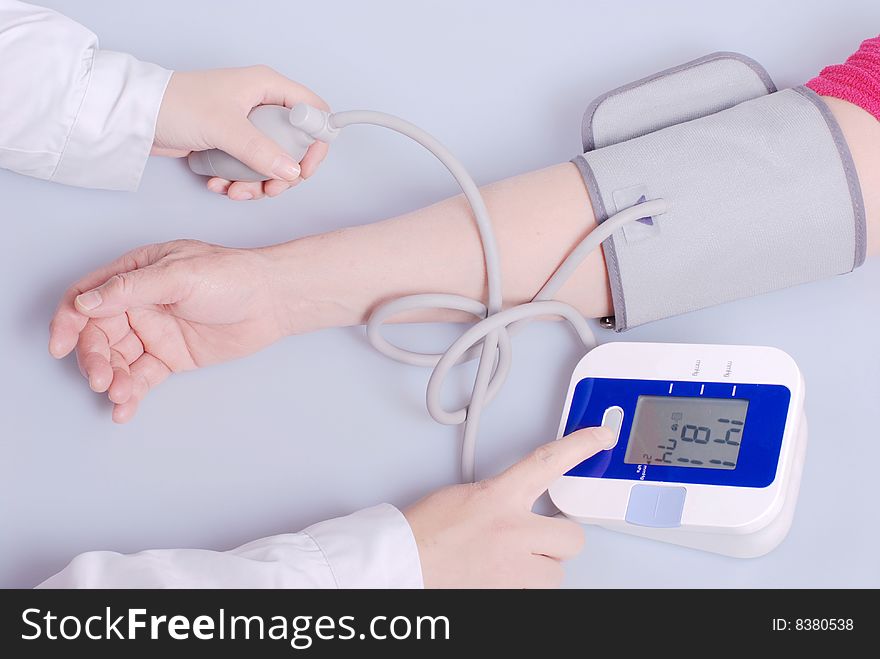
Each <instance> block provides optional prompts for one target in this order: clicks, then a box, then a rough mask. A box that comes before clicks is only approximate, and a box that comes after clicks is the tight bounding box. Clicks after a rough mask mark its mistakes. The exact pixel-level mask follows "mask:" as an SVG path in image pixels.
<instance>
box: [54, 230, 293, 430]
mask: <svg viewBox="0 0 880 659" xmlns="http://www.w3.org/2000/svg"><path fill="white" fill-rule="evenodd" d="M273 291H274V282H273V281H272V273H271V270H270V268H269V267H268V263H267V257H266V256H264V255H263V253H262V252H261V251H260V250H244V249H228V248H225V247H218V246H215V245H207V244H205V243H200V242H197V241H192V240H180V241H175V242H170V243H163V244H160V245H149V246H147V247H141V248H138V249H136V250H134V251H132V252H129V253H128V254H126V255H125V256H123V257H121V258H119V259H117V260H116V261H114V262H113V263H111V264H110V265H108V266H106V267H104V268H101V269H100V270H97V271H95V272H93V273H92V274H90V275H88V276H86V277H85V278H83V279H82V280H80V281H79V282H77V283H76V284H74V285H73V286H72V287H71V288H70V289H68V290H67V292H66V293H65V295H64V297H63V299H62V300H61V303H60V305H59V307H58V310H57V311H56V312H55V316H54V317H53V319H52V323H51V326H50V337H49V352H50V353H51V354H52V355H53V356H55V357H58V358H61V357H64V356H66V355H67V354H69V353H70V351H71V350H73V349H74V348H76V355H77V360H78V362H79V366H80V371H81V372H82V373H83V375H84V376H85V377H86V379H87V380H88V381H89V385H90V386H91V388H92V389H93V390H94V391H96V392H105V391H106V392H108V396H109V398H110V400H111V401H112V402H113V403H114V406H113V420H114V421H116V422H119V423H124V422H126V421H128V420H130V419H131V418H132V416H133V415H134V413H135V412H136V410H137V407H138V403H139V402H140V400H141V399H142V398H143V397H144V396H145V395H146V394H147V392H148V391H149V390H150V389H151V388H152V387H155V386H156V385H157V384H159V383H160V382H161V381H162V380H164V379H165V378H166V377H168V375H170V374H171V373H177V372H180V371H187V370H191V369H195V368H199V367H201V366H206V365H208V364H213V363H217V362H222V361H227V360H230V359H235V358H236V357H242V356H244V355H247V354H250V353H253V352H256V351H257V350H259V349H260V348H263V347H265V346H267V345H269V344H270V343H273V342H274V341H276V340H277V339H279V338H281V336H282V335H283V329H282V328H283V323H282V322H280V319H279V318H278V316H277V315H276V314H277V313H279V305H278V304H277V301H276V300H275V299H274V298H275V295H274V293H273Z"/></svg>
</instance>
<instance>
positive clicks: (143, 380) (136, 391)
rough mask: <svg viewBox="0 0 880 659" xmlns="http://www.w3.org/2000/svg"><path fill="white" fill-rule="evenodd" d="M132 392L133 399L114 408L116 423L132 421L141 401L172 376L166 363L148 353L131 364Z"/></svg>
mask: <svg viewBox="0 0 880 659" xmlns="http://www.w3.org/2000/svg"><path fill="white" fill-rule="evenodd" d="M130 370H131V378H132V392H131V397H130V398H129V399H128V400H127V401H126V402H124V403H122V404H120V405H116V406H115V407H114V408H113V420H114V421H115V422H116V423H127V422H128V421H131V419H132V417H133V416H134V414H135V412H137V408H138V405H139V403H140V401H141V400H142V399H143V398H144V396H146V395H147V393H148V392H149V391H150V389H152V388H153V387H155V386H156V385H158V384H159V383H161V382H162V381H163V380H164V379H165V378H167V377H168V376H169V375H171V369H169V368H168V367H167V366H166V365H165V363H164V362H163V361H162V360H160V359H158V358H157V357H155V356H153V355H151V354H150V353H148V352H146V353H144V354H143V355H141V356H140V357H139V358H138V359H136V360H135V361H134V363H132V364H131V369H130Z"/></svg>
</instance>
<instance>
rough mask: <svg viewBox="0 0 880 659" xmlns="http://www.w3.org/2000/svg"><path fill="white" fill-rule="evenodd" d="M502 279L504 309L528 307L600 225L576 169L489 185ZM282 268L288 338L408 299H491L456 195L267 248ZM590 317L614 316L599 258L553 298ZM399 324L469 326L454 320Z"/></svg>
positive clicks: (469, 222)
mask: <svg viewBox="0 0 880 659" xmlns="http://www.w3.org/2000/svg"><path fill="white" fill-rule="evenodd" d="M482 191H483V195H484V198H485V200H486V204H487V205H488V207H489V212H490V215H491V217H492V223H493V226H494V227H495V233H496V236H497V240H498V244H499V249H500V253H501V264H502V271H503V281H504V288H503V298H504V302H505V305H508V306H509V305H514V304H518V303H521V302H526V301H528V300H530V299H531V298H532V297H533V296H534V295H535V293H537V292H538V289H539V288H540V287H541V286H542V285H543V284H544V282H545V281H546V280H547V279H548V278H549V276H550V275H551V274H552V273H553V271H554V270H555V269H556V267H557V266H558V265H559V264H560V263H561V262H562V260H563V259H564V258H565V256H566V255H567V254H568V253H569V252H570V251H571V249H572V248H573V247H574V246H575V245H576V244H577V243H578V242H579V241H580V240H581V239H582V238H583V237H584V236H585V235H587V233H589V232H590V231H592V230H593V228H595V226H596V222H595V219H594V218H593V212H592V209H591V207H590V202H589V198H588V196H587V193H586V190H585V188H584V185H583V182H582V181H581V177H580V174H578V171H577V169H576V168H575V167H574V165H572V164H568V163H566V164H562V165H557V166H554V167H550V168H548V169H543V170H540V171H536V172H530V173H528V174H524V175H521V176H517V177H514V178H511V179H506V180H503V181H500V182H497V183H493V184H491V185H488V186H485V187H484V188H483V189H482ZM268 253H269V254H271V255H272V257H273V259H275V260H277V263H278V265H279V267H278V268H277V271H278V273H279V277H280V282H281V287H280V290H283V291H285V292H286V293H285V295H284V298H285V300H286V301H285V302H282V303H284V304H287V305H289V307H290V309H289V313H288V314H287V317H289V318H290V321H291V324H290V328H289V329H290V332H291V333H299V332H304V331H310V330H313V329H320V328H322V327H332V326H339V325H355V324H359V323H363V322H365V321H366V319H367V317H368V316H369V314H370V312H371V311H372V310H373V309H374V308H375V307H376V306H377V305H378V304H380V303H382V302H385V301H387V300H390V299H393V298H396V297H399V296H401V295H407V294H412V293H453V294H458V295H466V296H469V297H473V298H477V299H482V300H485V268H484V263H483V254H482V249H481V246H480V238H479V235H478V233H477V230H476V227H475V224H474V220H473V217H472V215H471V211H470V208H469V207H468V205H467V202H466V201H465V200H464V198H463V197H460V196H459V197H454V198H452V199H447V200H445V201H442V202H440V203H437V204H434V205H433V206H429V207H427V208H423V209H421V210H417V211H414V212H412V213H408V214H406V215H402V216H400V217H397V218H394V219H391V220H386V221H384V222H377V223H375V224H368V225H365V226H360V227H355V228H351V229H345V230H342V231H335V232H332V233H328V234H322V235H318V236H311V237H308V238H304V239H302V240H297V241H293V242H291V243H286V244H284V245H278V246H275V247H271V248H268ZM557 297H558V298H559V299H561V300H564V301H566V302H569V303H571V304H574V305H575V306H577V308H578V309H580V310H581V311H582V312H583V313H584V314H585V315H587V316H600V315H604V314H608V313H609V312H610V309H611V301H610V291H609V288H608V276H607V273H606V270H605V262H604V259H603V257H602V254H601V251H599V250H597V251H596V252H594V253H593V254H591V255H590V256H589V257H588V258H587V259H586V261H585V262H584V263H583V265H582V266H581V267H580V268H579V270H578V272H577V274H576V275H575V276H573V277H572V278H571V280H570V281H569V282H568V283H567V284H566V285H565V287H564V288H563V289H562V290H561V291H560V293H559V294H558V296H557ZM400 319H401V320H411V321H427V320H446V319H452V320H457V319H467V316H465V315H463V314H461V313H458V312H435V313H431V314H426V313H421V314H419V315H418V316H412V315H411V316H409V317H403V316H402V317H401V318H400Z"/></svg>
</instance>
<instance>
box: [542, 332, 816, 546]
mask: <svg viewBox="0 0 880 659" xmlns="http://www.w3.org/2000/svg"><path fill="white" fill-rule="evenodd" d="M599 425H604V426H607V427H609V428H610V429H611V430H612V432H613V433H614V434H615V437H616V443H615V444H614V446H613V447H611V448H609V449H607V450H605V451H601V452H600V453H599V454H597V455H595V456H593V457H591V458H589V459H588V460H585V461H584V462H582V463H580V464H579V465H577V466H576V467H574V468H573V469H572V470H570V471H569V472H568V473H566V474H565V476H563V477H562V478H561V479H560V480H559V481H557V482H556V483H555V484H554V485H553V486H552V487H551V488H550V496H551V498H552V500H553V502H554V503H555V504H556V506H557V507H558V508H559V509H560V510H561V511H562V512H563V513H564V514H565V515H566V516H568V517H571V518H572V519H575V520H577V521H579V522H582V523H586V524H597V525H599V526H603V527H606V528H609V529H612V530H615V531H622V532H624V533H629V534H633V535H639V536H644V537H647V538H652V539H655V540H661V541H664V542H671V543H674V544H678V545H684V546H687V547H693V548H696V549H703V550H706V551H711V552H716V553H720V554H726V555H728V556H736V557H741V558H748V557H754V556H760V555H762V554H765V553H767V552H769V551H771V550H772V549H773V548H775V547H776V546H777V545H778V544H779V543H780V542H782V540H783V539H784V538H785V536H786V534H787V533H788V530H789V528H790V527H791V522H792V518H793V516H794V510H795V504H796V501H797V495H798V488H799V486H800V480H801V472H802V469H803V463H804V455H805V451H806V444H807V424H806V419H805V417H804V381H803V377H802V376H801V373H800V370H799V369H798V367H797V365H796V364H795V362H794V360H793V359H792V358H791V357H790V356H788V355H787V354H786V353H784V352H782V351H781V350H778V349H776V348H768V347H755V346H721V345H693V344H659V343H626V342H617V343H608V344H604V345H602V346H599V347H598V348H596V349H594V350H592V351H590V352H589V353H588V354H587V355H586V356H585V357H584V358H583V359H582V360H581V362H580V363H579V364H578V365H577V367H576V368H575V371H574V375H573V376H572V380H571V385H570V386H569V391H568V395H567V397H566V401H565V408H564V411H563V414H562V421H561V423H560V427H559V433H558V436H559V437H563V436H564V435H567V434H569V433H571V432H574V431H575V430H578V429H579V428H585V427H589V426H599Z"/></svg>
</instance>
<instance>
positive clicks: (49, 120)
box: [0, 0, 172, 190]
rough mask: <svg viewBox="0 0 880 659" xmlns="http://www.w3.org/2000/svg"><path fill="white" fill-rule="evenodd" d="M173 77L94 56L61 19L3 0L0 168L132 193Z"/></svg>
mask: <svg viewBox="0 0 880 659" xmlns="http://www.w3.org/2000/svg"><path fill="white" fill-rule="evenodd" d="M171 73H172V72H171V71H168V70H166V69H163V68H162V67H160V66H156V65H155V64H148V63H145V62H140V61H138V60H137V59H135V58H134V57H132V56H131V55H126V54H123V53H115V52H111V51H106V50H99V48H98V40H97V38H96V37H95V35H94V34H92V33H91V32H90V31H89V30H87V29H86V28H84V27H83V26H82V25H79V24H78V23H75V22H74V21H72V20H70V19H68V18H66V17H64V16H62V15H61V14H58V13H57V12H54V11H51V10H49V9H44V8H42V7H36V6H34V5H29V4H25V3H23V2H17V1H14V0H0V167H3V168H5V169H11V170H13V171H16V172H19V173H21V174H27V175H28V176H35V177H37V178H42V179H46V180H50V181H57V182H58V183H66V184H68V185H79V186H85V187H95V188H107V189H113V190H134V189H136V188H137V186H138V183H139V182H140V179H141V175H142V173H143V170H144V166H145V164H146V161H147V157H148V156H149V154H150V148H151V147H152V143H153V135H154V134H155V129H156V119H157V118H158V115H159V107H160V105H161V103H162V96H163V95H164V94H165V87H166V86H167V84H168V80H169V79H170V77H171Z"/></svg>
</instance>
